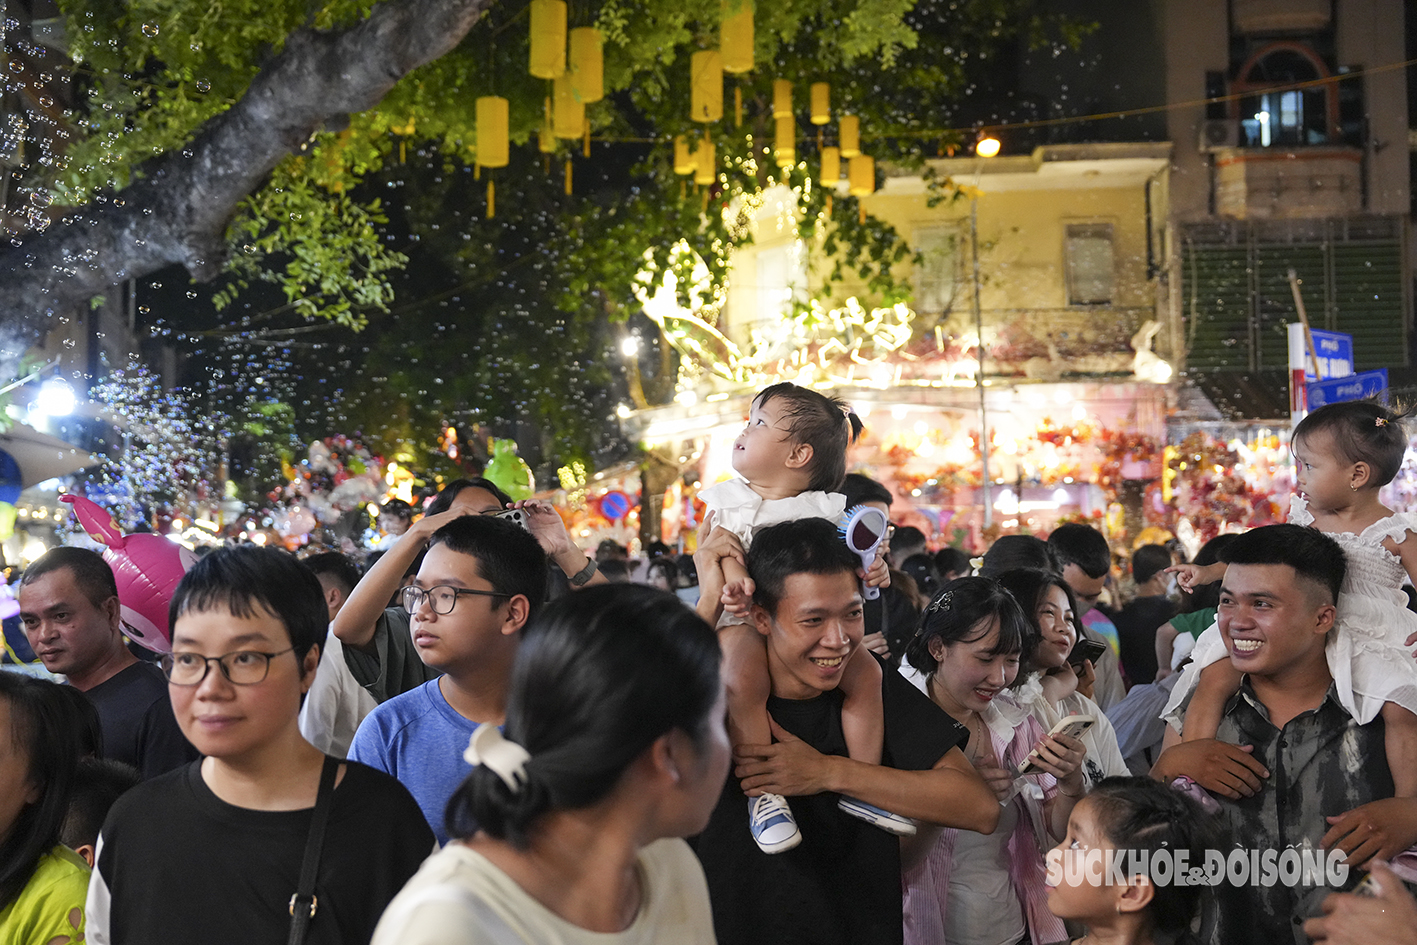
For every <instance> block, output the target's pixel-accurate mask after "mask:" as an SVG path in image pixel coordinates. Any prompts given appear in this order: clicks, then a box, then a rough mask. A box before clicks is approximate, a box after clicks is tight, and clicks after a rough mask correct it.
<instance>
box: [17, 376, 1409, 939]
mask: <svg viewBox="0 0 1417 945" xmlns="http://www.w3.org/2000/svg"><path fill="white" fill-rule="evenodd" d="M1403 419H1404V418H1403V417H1402V416H1400V415H1398V414H1395V413H1393V412H1391V411H1389V410H1387V409H1386V408H1383V407H1380V406H1378V405H1376V404H1369V403H1361V404H1350V405H1337V406H1336V407H1335V408H1323V409H1321V410H1319V411H1315V412H1314V413H1313V414H1311V415H1310V416H1309V417H1308V418H1307V419H1306V420H1305V421H1304V422H1303V423H1301V425H1300V426H1299V427H1298V428H1297V430H1296V434H1295V443H1296V455H1297V458H1298V461H1299V483H1300V487H1301V489H1302V496H1300V497H1296V502H1295V506H1294V509H1293V511H1292V512H1291V522H1290V523H1289V524H1285V525H1271V526H1265V527H1262V528H1257V529H1253V530H1251V531H1249V532H1246V533H1244V534H1238V535H1225V536H1222V537H1221V538H1220V539H1216V540H1215V541H1213V542H1211V543H1210V544H1208V545H1207V546H1206V547H1205V548H1203V549H1202V550H1201V553H1200V554H1199V555H1197V557H1196V560H1195V561H1186V560H1184V556H1182V555H1181V554H1180V553H1179V550H1178V549H1177V548H1174V547H1167V546H1162V545H1144V546H1142V547H1139V548H1136V549H1135V550H1134V551H1133V552H1132V553H1131V555H1130V558H1129V560H1128V561H1126V562H1125V568H1124V569H1118V568H1116V567H1114V559H1113V553H1112V549H1111V548H1110V546H1109V544H1108V542H1107V540H1106V539H1105V538H1104V537H1103V535H1102V534H1101V533H1099V532H1098V531H1096V530H1095V529H1093V528H1091V527H1090V526H1087V525H1082V524H1069V525H1063V526H1060V527H1058V528H1056V529H1054V530H1053V531H1052V532H1051V533H1050V534H1048V535H1047V536H1046V538H1040V537H1034V536H1027V535H1015V536H1006V537H1003V538H1000V539H998V540H997V541H995V542H994V543H993V545H992V546H991V547H989V548H988V549H981V550H983V551H984V553H983V555H982V560H979V559H974V560H971V556H970V555H969V554H968V553H967V552H963V551H960V550H959V549H950V548H947V549H943V550H940V551H937V552H935V553H933V554H932V553H931V552H930V549H929V547H928V545H929V536H926V535H924V534H922V533H921V532H920V531H919V530H918V529H914V528H908V527H900V528H895V529H889V528H887V529H885V530H882V531H877V532H874V533H872V532H870V530H869V529H868V530H867V533H866V534H865V538H864V539H863V538H862V536H861V535H859V534H854V533H852V529H853V528H854V526H853V525H852V524H851V523H852V522H858V523H859V522H862V521H867V520H868V519H865V518H861V517H860V516H859V515H857V512H858V511H859V510H861V509H876V510H879V512H880V513H882V514H881V515H880V516H879V517H878V520H879V521H881V522H882V523H884V522H885V521H886V520H888V517H889V513H890V505H891V499H892V497H891V492H890V490H889V489H887V488H886V487H885V486H883V485H882V484H880V483H878V482H875V481H874V480H872V479H871V478H869V477H868V476H866V475H863V474H860V473H852V474H847V473H846V469H845V456H846V448H847V445H848V444H849V442H850V441H851V440H852V438H853V437H854V436H855V435H856V433H857V431H858V430H859V423H858V422H857V421H856V420H855V418H854V417H853V416H852V415H851V414H850V411H849V410H847V409H845V405H843V404H841V403H840V402H838V401H835V400H832V399H830V398H828V397H825V396H823V395H821V394H819V393H815V392H812V391H809V390H806V389H803V388H799V387H795V386H793V385H791V384H783V385H775V386H774V387H770V388H768V389H766V390H764V391H763V392H761V393H760V394H759V395H758V397H757V398H756V399H755V401H754V403H753V409H752V413H751V415H750V418H749V421H748V425H747V428H746V429H745V431H744V433H743V435H742V436H740V438H739V440H738V443H737V445H736V448H735V451H734V468H735V470H736V471H737V472H738V473H739V475H740V476H741V477H742V478H741V479H735V480H732V481H730V482H729V483H725V484H724V485H723V486H722V487H715V489H714V490H711V494H710V495H708V496H707V497H706V502H707V504H708V507H709V513H710V514H709V516H708V518H707V519H706V521H705V526H704V529H703V531H702V534H701V536H700V540H699V542H698V544H697V547H696V550H695V551H694V552H693V554H692V555H691V556H679V557H676V556H674V555H673V554H671V553H670V549H667V548H659V549H647V550H648V551H650V556H649V559H648V560H647V561H645V562H640V563H639V566H638V567H632V566H631V564H630V563H629V562H628V560H627V556H626V555H625V554H624V549H620V548H617V547H611V546H602V547H600V548H597V549H595V550H594V553H593V554H586V553H584V552H583V551H582V550H581V549H579V548H577V547H576V545H575V544H574V542H573V541H572V540H571V537H570V536H569V534H568V533H567V531H566V528H565V526H564V525H563V523H562V519H561V517H560V515H559V514H558V513H557V512H556V510H555V509H554V508H552V507H551V506H549V505H547V504H546V503H544V502H540V501H535V500H525V501H519V502H512V501H510V500H509V498H508V497H507V496H506V495H505V494H504V493H502V492H501V490H499V489H498V488H497V487H496V486H495V485H494V484H492V483H491V482H488V481H486V480H482V479H474V480H460V481H457V482H454V483H450V484H448V485H447V486H446V487H445V488H444V489H443V490H442V491H441V492H440V493H438V495H437V496H436V497H434V498H433V500H432V501H431V502H430V503H429V504H428V505H427V506H426V507H425V508H423V509H422V514H421V516H418V515H414V516H409V517H403V516H400V518H401V519H402V518H408V519H411V520H409V521H407V524H406V527H404V526H403V525H402V524H401V525H400V529H401V534H399V535H398V536H396V540H393V541H390V542H388V543H387V547H385V548H382V549H380V550H381V552H382V553H381V554H380V555H378V557H377V559H376V560H374V561H373V562H372V564H369V565H368V566H367V567H366V568H361V567H359V566H357V565H356V563H355V562H354V561H352V560H350V559H349V558H347V557H345V556H344V555H342V554H339V553H335V552H328V553H322V554H314V555H308V556H306V557H304V558H302V559H297V558H296V557H295V556H293V555H291V554H289V553H287V552H285V551H283V550H278V549H275V548H269V547H259V546H256V545H253V544H231V545H229V546H227V547H223V548H220V549H217V550H214V551H212V552H210V553H209V554H206V555H205V556H203V557H201V558H200V559H199V560H198V561H197V563H196V564H195V565H194V566H193V567H192V568H191V570H189V571H188V572H187V574H186V576H185V577H184V578H183V579H182V581H181V583H180V585H179V586H178V587H177V589H176V591H175V593H174V595H173V597H172V600H171V603H170V608H169V625H170V636H171V640H170V644H171V651H170V652H168V653H166V654H164V655H163V656H162V657H161V659H160V660H158V661H156V662H153V661H150V660H148V659H145V658H142V657H141V656H140V655H137V654H135V653H134V651H133V650H132V649H131V648H130V647H129V646H128V644H127V643H126V641H125V639H124V635H123V624H122V614H121V608H120V604H119V599H118V593H117V589H116V585H115V582H114V579H113V574H112V572H111V571H110V570H109V566H108V564H107V563H106V562H105V561H104V560H103V558H102V557H101V556H100V555H98V554H96V553H94V552H91V551H87V550H84V549H79V548H67V547H66V548H58V549H55V550H53V551H50V552H49V553H47V554H46V555H44V556H43V557H41V558H40V559H38V560H37V561H35V562H34V563H33V564H31V565H30V566H29V567H28V568H27V569H26V570H25V572H24V574H23V576H22V577H21V579H20V582H19V586H18V590H17V598H18V602H19V606H20V615H21V620H22V622H23V627H24V632H25V636H26V638H27V640H28V643H29V644H30V646H31V647H32V649H33V651H34V653H35V655H36V657H37V659H38V660H39V661H40V662H42V664H43V667H44V669H45V670H47V671H48V674H51V675H52V676H54V677H62V679H63V683H62V684H61V683H59V682H55V681H52V679H51V678H40V677H39V676H36V675H27V674H21V673H15V672H0V732H7V733H8V738H7V737H4V736H3V735H0V941H3V942H5V943H15V945H50V943H59V945H63V943H78V942H90V943H99V945H107V943H114V945H131V943H150V942H163V943H167V942H187V941H193V942H196V941H200V942H203V943H214V945H220V943H223V942H232V943H237V942H239V943H243V945H246V943H253V942H271V943H274V942H278V941H281V940H284V941H287V942H292V943H295V942H310V943H315V942H327V943H363V942H373V943H375V945H394V943H400V945H403V943H412V945H425V943H426V945H434V943H439V945H472V943H477V945H483V943H498V945H503V943H538V945H539V943H567V945H570V943H591V942H596V943H609V942H616V943H650V942H676V943H678V942H685V943H713V942H719V943H724V945H740V943H742V945H749V943H803V945H807V943H812V945H831V943H842V945H860V943H865V945H874V943H908V945H1022V943H1032V945H1045V943H1064V942H1087V943H1100V942H1117V943H1138V945H1142V943H1173V942H1204V943H1210V945H1231V943H1237V942H1256V943H1271V942H1295V943H1307V942H1310V941H1322V942H1330V943H1356V942H1360V941H1361V942H1362V943H1363V945H1391V943H1414V942H1417V900H1414V899H1413V897H1412V896H1411V894H1410V892H1409V891H1408V889H1407V887H1406V886H1405V883H1404V881H1405V880H1412V879H1417V870H1414V869H1413V864H1414V863H1417V859H1413V857H1414V854H1417V850H1413V849H1412V848H1414V847H1417V758H1414V757H1413V752H1414V750H1417V748H1415V747H1414V746H1415V745H1417V740H1414V738H1413V736H1412V732H1411V728H1410V724H1409V723H1417V719H1414V718H1412V716H1413V711H1414V708H1417V703H1415V702H1414V698H1413V695H1414V693H1417V684H1414V682H1413V679H1414V674H1417V661H1415V660H1414V659H1413V658H1412V656H1411V654H1410V653H1409V652H1408V651H1409V650H1410V648H1411V647H1412V646H1413V645H1414V644H1417V634H1414V633H1413V631H1414V630H1417V614H1414V613H1412V611H1410V610H1408V609H1407V607H1406V601H1407V596H1406V595H1405V594H1404V592H1403V591H1402V586H1403V584H1404V581H1405V580H1406V579H1407V575H1408V573H1409V572H1410V571H1413V570H1417V566H1412V567H1409V564H1410V563H1413V562H1417V542H1412V541H1409V540H1408V536H1409V532H1410V531H1417V518H1412V517H1410V516H1408V515H1405V514H1400V513H1393V512H1392V511H1391V510H1388V509H1386V508H1383V507H1382V506H1381V504H1380V503H1379V502H1378V500H1377V489H1378V487H1379V486H1380V485H1382V484H1383V483H1384V482H1386V481H1388V480H1390V479H1391V478H1392V473H1393V472H1395V470H1396V466H1397V463H1399V462H1400V461H1401V458H1402V453H1403V449H1404V448H1405V437H1404V436H1402V435H1401V427H1402V420H1403ZM1394 456H1395V459H1394ZM1384 477H1386V478H1384ZM399 511H401V510H399ZM852 516H855V517H852ZM1123 570H1125V571H1126V572H1128V573H1126V574H1124V573H1122V571H1123ZM1123 578H1126V580H1122V579H1123ZM1123 585H1125V586H1126V587H1127V589H1128V591H1127V594H1126V595H1125V600H1123V599H1122V595H1120V594H1119V592H1118V588H1119V587H1121V586H1123ZM1168 723H1169V724H1168ZM1294 864H1298V865H1294Z"/></svg>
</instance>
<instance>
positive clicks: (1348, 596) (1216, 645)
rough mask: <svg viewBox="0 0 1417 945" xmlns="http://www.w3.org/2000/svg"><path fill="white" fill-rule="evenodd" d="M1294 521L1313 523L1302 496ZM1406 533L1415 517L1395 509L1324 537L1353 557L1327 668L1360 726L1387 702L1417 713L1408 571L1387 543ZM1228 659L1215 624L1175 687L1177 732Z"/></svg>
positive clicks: (1416, 624) (1168, 715)
mask: <svg viewBox="0 0 1417 945" xmlns="http://www.w3.org/2000/svg"><path fill="white" fill-rule="evenodd" d="M1289 522H1290V524H1291V525H1312V524H1313V523H1314V517H1313V516H1312V515H1311V514H1309V505H1308V503H1307V502H1306V501H1305V500H1304V498H1303V497H1302V496H1297V495H1296V496H1294V497H1293V498H1292V499H1291V500H1290V504H1289ZM1409 531H1410V532H1417V515H1414V514H1413V513H1410V512H1398V513H1396V514H1394V515H1390V516H1388V517H1387V518H1384V519H1381V520H1379V521H1376V522H1374V523H1373V524H1372V525H1369V526H1368V527H1367V528H1365V529H1364V530H1363V532H1362V534H1359V535H1354V534H1351V533H1348V532H1328V533H1326V534H1328V536H1329V537H1330V538H1332V539H1334V540H1335V541H1337V542H1338V544H1339V546H1340V547H1341V548H1343V553H1344V555H1345V556H1346V557H1347V559H1348V573H1347V575H1346V576H1345V577H1344V579H1343V587H1342V589H1341V590H1340V592H1339V595H1338V619H1337V621H1336V624H1335V627H1334V630H1333V631H1332V632H1331V633H1330V634H1329V638H1328V645H1327V647H1326V653H1327V656H1328V666H1329V671H1330V672H1331V673H1332V674H1333V682H1334V686H1335V688H1336V690H1337V694H1338V700H1339V702H1340V703H1341V704H1342V705H1343V707H1344V708H1345V709H1347V710H1348V712H1349V714H1350V715H1352V716H1353V718H1354V719H1356V720H1357V721H1358V723H1359V724H1366V723H1368V722H1370V721H1372V720H1373V717H1374V716H1376V715H1377V714H1378V713H1379V712H1380V711H1382V707H1383V703H1385V702H1394V703H1396V704H1398V705H1400V706H1402V707H1403V708H1405V709H1407V710H1408V711H1409V712H1414V713H1417V660H1414V659H1413V658H1412V655H1411V654H1410V653H1409V652H1408V650H1407V647H1406V646H1405V645H1404V643H1405V641H1406V640H1407V638H1408V636H1410V635H1411V634H1412V633H1413V632H1417V613H1413V612H1412V611H1410V610H1408V609H1407V595H1405V594H1404V593H1403V592H1402V582H1403V579H1404V578H1406V577H1407V572H1406V570H1404V569H1403V567H1402V562H1401V561H1400V560H1399V559H1398V557H1397V556H1396V555H1394V554H1393V553H1392V552H1390V551H1388V550H1387V549H1386V548H1384V547H1383V544H1382V543H1383V541H1384V539H1388V538H1391V539H1392V540H1393V541H1394V542H1399V543H1400V542H1402V541H1403V540H1404V539H1405V538H1406V536H1407V533H1408V532H1409ZM1227 656H1228V653H1227V652H1226V649H1225V643H1224V641H1223V640H1222V639H1221V637H1220V629H1219V627H1218V626H1217V625H1216V624H1214V623H1212V624H1211V625H1210V627H1209V629H1207V630H1206V631H1205V632H1204V633H1202V634H1201V635H1200V637H1199V638H1198V639H1197V640H1196V646H1195V649H1193V650H1192V651H1191V664H1190V665H1189V666H1187V667H1186V669H1185V673H1184V674H1183V675H1182V677H1181V680H1180V682H1178V683H1177V684H1176V688H1175V689H1174V690H1172V693H1171V699H1170V701H1169V702H1167V703H1166V709H1165V710H1164V711H1163V713H1162V718H1164V719H1166V721H1168V722H1170V723H1172V724H1173V725H1175V726H1177V727H1179V726H1180V719H1181V717H1182V716H1183V715H1184V709H1185V706H1186V704H1187V703H1188V702H1189V701H1190V697H1191V693H1192V692H1194V691H1195V687H1196V681H1197V680H1198V679H1199V678H1200V671H1201V670H1202V669H1204V668H1205V667H1207V666H1209V665H1210V664H1211V663H1214V662H1215V661H1217V660H1220V659H1225V658H1227Z"/></svg>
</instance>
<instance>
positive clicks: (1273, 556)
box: [1225, 525, 1348, 603]
mask: <svg viewBox="0 0 1417 945" xmlns="http://www.w3.org/2000/svg"><path fill="white" fill-rule="evenodd" d="M1225 561H1226V563H1227V564H1283V565H1287V566H1289V567H1291V568H1293V569H1294V574H1295V576H1297V577H1298V578H1300V579H1301V580H1304V581H1307V582H1308V583H1310V584H1312V585H1315V586H1317V587H1319V588H1322V589H1323V590H1325V591H1327V592H1328V595H1329V601H1330V603H1332V602H1336V601H1337V600H1338V591H1339V589H1340V588H1341V587H1343V579H1344V577H1345V576H1347V574H1348V562H1347V559H1345V558H1344V556H1343V548H1341V547H1340V546H1339V544H1338V542H1336V541H1334V540H1333V539H1332V538H1330V537H1329V536H1327V535H1325V534H1324V533H1323V532H1321V531H1319V530H1318V529H1316V528H1306V527H1304V526H1302V525H1264V526H1262V527H1260V528H1253V529H1251V530H1249V531H1247V532H1245V533H1244V534H1243V535H1237V536H1236V538H1235V540H1234V541H1232V542H1230V544H1229V545H1227V546H1226V547H1225Z"/></svg>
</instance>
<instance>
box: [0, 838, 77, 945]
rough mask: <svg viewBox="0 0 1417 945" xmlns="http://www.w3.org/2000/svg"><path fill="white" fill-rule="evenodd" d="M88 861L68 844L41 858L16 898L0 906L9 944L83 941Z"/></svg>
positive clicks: (0, 924) (1, 926)
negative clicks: (2, 907) (3, 906)
mask: <svg viewBox="0 0 1417 945" xmlns="http://www.w3.org/2000/svg"><path fill="white" fill-rule="evenodd" d="M88 891H89V865H88V864H87V863H85V862H84V858H83V857H81V856H79V854H77V853H75V852H74V851H73V850H70V849H69V848H68V847H65V846H56V847H54V849H52V850H50V851H49V852H48V853H46V854H44V855H43V856H41V857H40V858H39V865H38V866H37V867H36V868H35V871H34V875H33V876H31V877H30V881H29V882H28V883H26V884H25V888H24V890H23V891H21V893H20V895H19V896H18V897H17V898H16V899H15V901H14V902H12V903H10V904H9V905H8V906H6V907H5V908H4V909H0V929H4V930H5V942H6V945H80V943H82V942H83V940H84V899H85V897H87V896H88Z"/></svg>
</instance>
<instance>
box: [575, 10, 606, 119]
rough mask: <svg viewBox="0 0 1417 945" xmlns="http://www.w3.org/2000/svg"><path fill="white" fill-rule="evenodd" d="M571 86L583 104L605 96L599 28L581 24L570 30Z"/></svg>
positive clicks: (603, 59) (602, 52)
mask: <svg viewBox="0 0 1417 945" xmlns="http://www.w3.org/2000/svg"><path fill="white" fill-rule="evenodd" d="M570 71H571V88H572V90H573V91H574V92H575V93H576V97H578V98H579V99H580V100H581V102H582V103H583V104H586V105H589V104H590V103H591V102H598V101H600V100H601V99H603V98H604V97H605V52H604V47H603V44H602V43H601V39H600V30H598V29H596V28H595V27H593V26H581V27H577V28H576V29H573V30H571V63H570Z"/></svg>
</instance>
